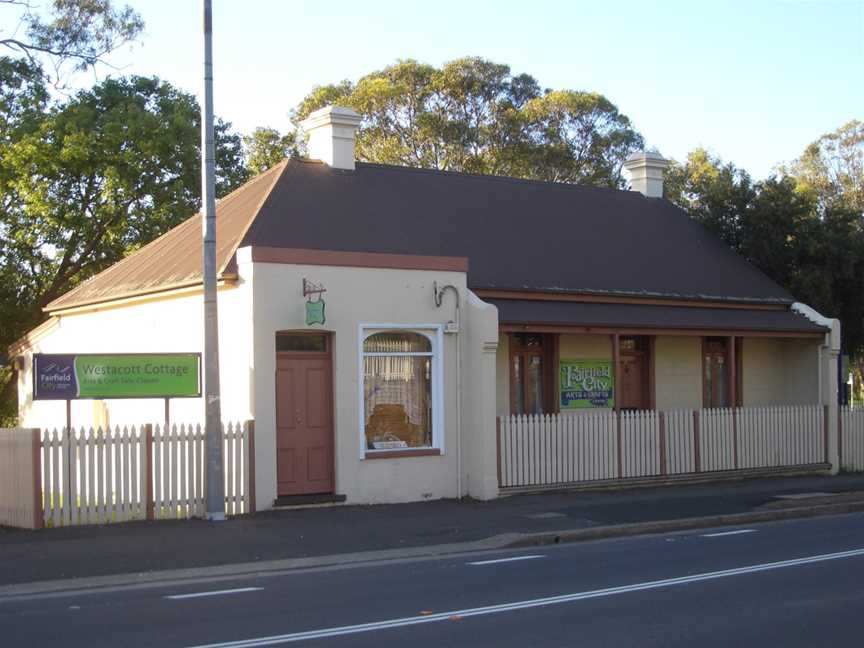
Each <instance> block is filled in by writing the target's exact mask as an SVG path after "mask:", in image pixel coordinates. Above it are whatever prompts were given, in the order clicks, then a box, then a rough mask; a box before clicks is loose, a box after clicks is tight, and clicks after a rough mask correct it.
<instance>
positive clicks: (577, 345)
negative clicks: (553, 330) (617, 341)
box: [558, 335, 612, 360]
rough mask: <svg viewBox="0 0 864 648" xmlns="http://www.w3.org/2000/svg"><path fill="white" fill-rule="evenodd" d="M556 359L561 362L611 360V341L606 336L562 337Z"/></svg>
mask: <svg viewBox="0 0 864 648" xmlns="http://www.w3.org/2000/svg"><path fill="white" fill-rule="evenodd" d="M558 357H559V358H561V359H562V360H612V339H611V338H610V337H609V336H608V335H562V336H561V337H560V338H559V342H558Z"/></svg>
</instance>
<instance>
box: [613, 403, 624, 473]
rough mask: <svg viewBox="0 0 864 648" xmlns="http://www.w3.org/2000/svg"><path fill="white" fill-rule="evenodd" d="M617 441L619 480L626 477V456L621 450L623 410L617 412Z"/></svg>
mask: <svg viewBox="0 0 864 648" xmlns="http://www.w3.org/2000/svg"><path fill="white" fill-rule="evenodd" d="M615 439H616V441H615V442H616V444H617V446H618V479H623V477H624V455H623V450H622V448H621V442H622V439H621V410H615Z"/></svg>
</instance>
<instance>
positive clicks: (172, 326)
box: [18, 274, 252, 428]
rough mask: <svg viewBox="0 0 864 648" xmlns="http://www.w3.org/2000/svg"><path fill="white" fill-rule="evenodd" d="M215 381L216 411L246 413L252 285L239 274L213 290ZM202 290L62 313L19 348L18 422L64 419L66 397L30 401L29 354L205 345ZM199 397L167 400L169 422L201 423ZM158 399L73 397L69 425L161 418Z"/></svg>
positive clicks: (46, 423) (54, 423) (227, 415)
mask: <svg viewBox="0 0 864 648" xmlns="http://www.w3.org/2000/svg"><path fill="white" fill-rule="evenodd" d="M218 295H219V297H218V299H219V346H220V381H221V387H222V418H223V420H225V421H244V420H247V419H249V418H251V417H252V412H251V398H250V376H251V371H252V367H251V366H250V364H249V358H250V357H251V355H250V353H249V351H250V350H251V343H252V342H251V321H249V318H248V317H247V313H248V312H250V304H251V290H250V289H249V287H248V285H246V283H245V281H244V277H243V276H242V274H241V278H240V281H239V283H238V285H236V286H232V287H224V288H221V289H220V290H219V293H218ZM202 330H203V304H202V297H201V295H200V294H198V295H194V294H193V295H186V296H182V297H176V298H171V299H164V298H163V299H159V300H151V301H147V302H142V303H137V304H130V305H125V306H122V307H101V308H99V309H97V310H93V311H89V312H84V313H77V314H70V315H63V316H61V317H60V321H59V324H58V326H57V327H56V328H55V329H53V330H52V331H51V332H50V333H48V334H47V335H45V336H44V337H42V338H41V339H40V340H38V342H36V343H35V344H34V345H33V347H32V348H31V349H30V350H29V351H28V352H27V353H25V354H24V360H25V368H24V370H23V371H21V372H19V380H18V393H19V421H20V424H21V425H23V426H25V427H39V428H55V427H56V428H60V427H63V426H64V425H65V424H66V403H65V401H36V402H34V401H33V400H32V373H31V371H32V354H33V353H168V352H201V351H203V337H202ZM203 408H204V404H203V399H202V398H175V399H172V400H171V403H170V411H171V421H172V423H173V422H176V423H202V422H203V420H204V409H203ZM163 420H164V401H163V400H162V399H136V400H125V399H124V400H119V399H117V400H113V399H112V400H103V401H93V400H78V401H73V402H72V425H73V426H74V427H78V426H86V427H90V426H94V425H100V424H105V423H106V422H107V423H110V424H111V425H142V424H144V423H153V424H160V425H161V424H162V422H163Z"/></svg>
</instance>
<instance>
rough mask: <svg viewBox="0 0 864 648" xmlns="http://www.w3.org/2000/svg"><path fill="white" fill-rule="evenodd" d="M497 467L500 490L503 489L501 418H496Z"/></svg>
mask: <svg viewBox="0 0 864 648" xmlns="http://www.w3.org/2000/svg"><path fill="white" fill-rule="evenodd" d="M495 466H496V469H497V473H498V488H501V417H500V416H496V417H495Z"/></svg>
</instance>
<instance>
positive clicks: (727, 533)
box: [699, 529, 756, 538]
mask: <svg viewBox="0 0 864 648" xmlns="http://www.w3.org/2000/svg"><path fill="white" fill-rule="evenodd" d="M742 533H756V529H738V530H737V531H722V532H720V533H703V534H702V535H700V536H699V537H700V538H720V537H722V536H730V535H740V534H742Z"/></svg>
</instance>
